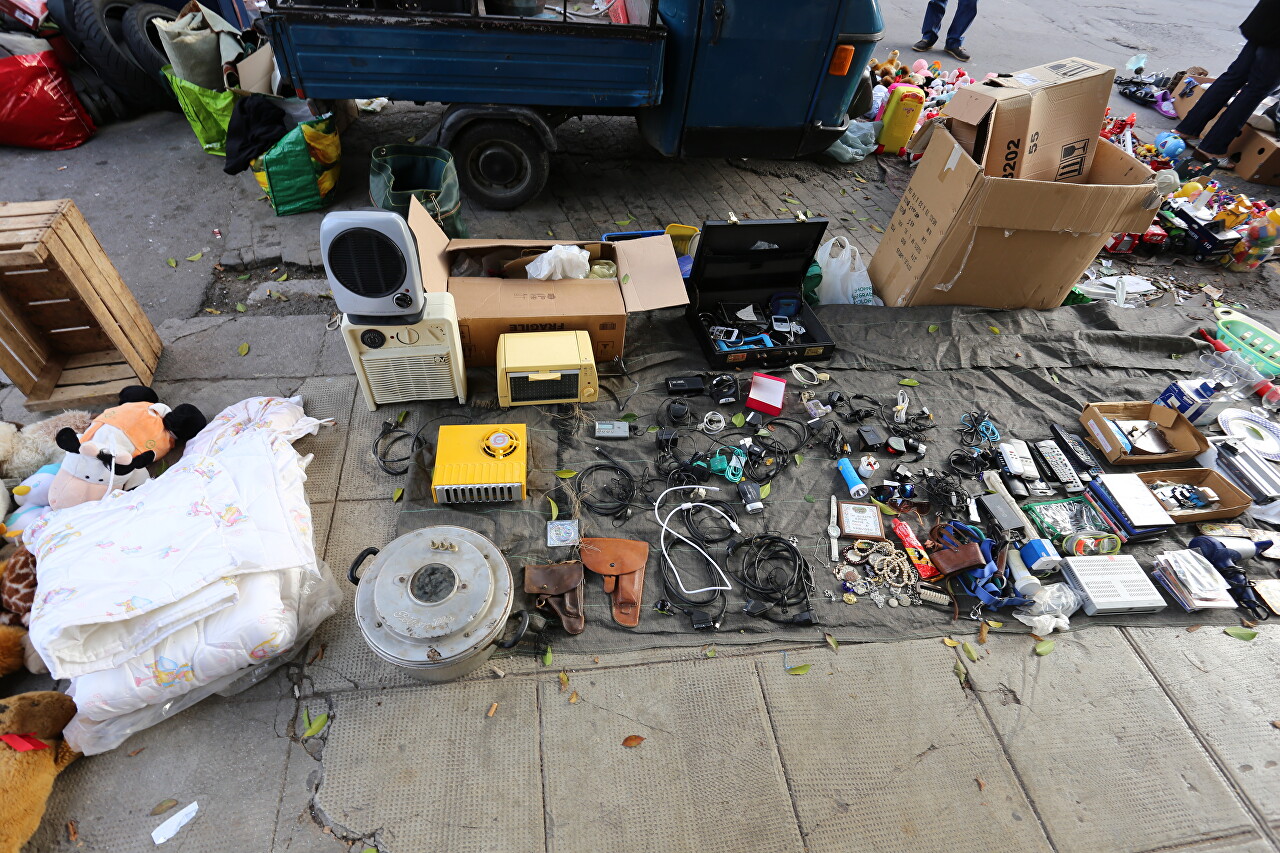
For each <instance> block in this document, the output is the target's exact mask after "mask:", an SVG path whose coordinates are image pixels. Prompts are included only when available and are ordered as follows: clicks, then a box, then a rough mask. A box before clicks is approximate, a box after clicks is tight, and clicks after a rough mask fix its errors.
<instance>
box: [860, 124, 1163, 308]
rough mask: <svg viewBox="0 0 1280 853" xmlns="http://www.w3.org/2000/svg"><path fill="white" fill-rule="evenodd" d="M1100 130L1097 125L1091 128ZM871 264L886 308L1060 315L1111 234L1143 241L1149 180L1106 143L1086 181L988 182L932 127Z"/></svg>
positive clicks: (1152, 198)
mask: <svg viewBox="0 0 1280 853" xmlns="http://www.w3.org/2000/svg"><path fill="white" fill-rule="evenodd" d="M1095 132H1096V128H1095ZM912 145H913V147H918V145H926V146H927V147H926V149H925V154H924V157H923V159H921V160H920V162H919V164H918V165H917V166H916V171H915V175H913V176H912V178H911V184H910V185H909V186H908V187H907V191H906V193H904V194H903V196H902V200H901V201H900V202H899V204H898V208H897V210H896V211H894V214H893V220H892V221H891V222H890V223H889V228H888V229H887V230H886V231H885V234H884V238H883V239H882V240H881V241H880V246H879V248H878V249H877V250H876V253H875V256H874V257H873V258H872V259H871V266H870V274H871V281H872V283H873V284H874V285H875V287H876V291H877V292H878V293H879V294H880V297H881V298H882V299H884V301H885V304H886V305H889V306H894V307H902V306H908V305H980V306H984V307H987V308H1056V307H1058V306H1059V305H1061V304H1062V300H1063V299H1064V298H1065V297H1066V295H1067V293H1068V292H1069V291H1070V290H1071V286H1072V285H1074V284H1075V283H1076V282H1077V281H1078V280H1079V279H1080V276H1081V275H1083V274H1084V271H1085V270H1086V269H1087V268H1088V266H1089V264H1090V263H1092V262H1093V259H1094V257H1095V256H1096V255H1097V254H1098V251H1099V250H1100V249H1101V248H1102V247H1103V246H1104V245H1105V244H1106V242H1107V241H1108V240H1109V239H1111V235H1112V234H1116V233H1121V232H1134V233H1138V234H1141V233H1142V232H1144V231H1146V230H1147V227H1148V226H1150V225H1151V220H1152V218H1153V216H1154V215H1155V214H1154V211H1155V209H1156V208H1157V207H1158V206H1159V204H1160V196H1158V195H1156V193H1155V185H1154V181H1155V175H1154V173H1153V172H1152V171H1151V170H1150V169H1148V168H1147V167H1146V166H1145V165H1143V164H1142V163H1140V162H1138V160H1136V159H1134V158H1133V157H1132V156H1130V155H1128V154H1126V153H1125V152H1124V151H1122V150H1121V149H1120V148H1119V146H1116V145H1112V144H1111V143H1109V142H1103V143H1100V144H1099V145H1098V154H1097V157H1096V158H1095V159H1094V162H1093V166H1092V167H1091V169H1090V171H1089V174H1088V175H1087V177H1088V178H1089V183H1085V184H1064V183H1049V182H1046V181H1026V180H1018V179H1016V178H1008V179H1005V178H992V177H988V176H987V175H985V174H983V171H982V169H981V168H980V167H979V166H978V164H977V163H975V162H974V160H973V158H972V157H970V156H969V155H968V154H966V153H965V152H964V149H962V148H961V147H960V145H959V143H957V142H956V141H955V139H954V138H953V137H952V136H951V134H950V133H949V132H948V131H947V130H946V128H944V127H941V126H940V125H938V124H930V125H927V126H926V127H925V128H924V129H923V130H921V132H920V133H919V134H917V139H916V140H914V141H913V143H912Z"/></svg>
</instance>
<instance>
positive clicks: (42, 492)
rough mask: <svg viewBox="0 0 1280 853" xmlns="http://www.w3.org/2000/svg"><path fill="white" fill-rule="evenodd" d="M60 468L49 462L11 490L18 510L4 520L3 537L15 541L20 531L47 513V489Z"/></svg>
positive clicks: (56, 464)
mask: <svg viewBox="0 0 1280 853" xmlns="http://www.w3.org/2000/svg"><path fill="white" fill-rule="evenodd" d="M60 452H62V451H60ZM60 467H61V466H60V465H59V463H57V462H51V463H49V464H48V465H45V466H44V467H43V468H41V469H40V470H38V471H36V472H35V473H34V474H32V475H31V476H30V477H27V478H26V479H24V480H23V481H22V482H21V483H20V484H19V485H17V486H15V487H14V489H13V502H14V503H16V504H17V505H18V508H17V509H16V510H14V511H13V512H11V513H9V515H8V516H7V517H6V518H5V520H4V526H5V534H4V535H5V536H6V537H7V538H9V539H16V538H17V537H19V536H21V535H22V531H23V530H25V529H26V528H28V527H30V526H31V525H32V524H34V523H35V522H37V521H39V520H40V519H41V518H42V517H43V516H44V514H45V513H47V512H48V511H49V487H50V486H52V485H53V481H54V478H55V477H56V476H57V473H58V469H59V468H60Z"/></svg>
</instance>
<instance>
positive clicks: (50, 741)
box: [0, 690, 80, 853]
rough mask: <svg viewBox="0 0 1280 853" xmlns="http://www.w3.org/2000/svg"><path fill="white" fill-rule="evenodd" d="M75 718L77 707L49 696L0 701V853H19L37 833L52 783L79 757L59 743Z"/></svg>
mask: <svg viewBox="0 0 1280 853" xmlns="http://www.w3.org/2000/svg"><path fill="white" fill-rule="evenodd" d="M75 713H76V703H75V701H74V700H72V698H71V697H70V696H67V695H66V694H65V693H58V692H56V691H52V690H42V691H39V692H35V693H22V694H19V695H17V696H11V697H9V698H8V699H0V791H3V792H4V796H3V797H0V853H20V851H21V850H22V847H23V845H25V844H26V843H27V841H29V840H30V839H31V836H32V835H35V832H36V830H37V829H39V827H40V821H41V820H42V819H43V818H44V810H45V807H46V805H47V804H48V801H49V794H51V793H52V792H53V781H54V779H56V778H57V776H58V774H59V773H61V772H62V771H63V770H64V769H65V768H66V767H67V765H68V764H70V763H71V762H73V761H75V760H76V759H77V758H79V757H80V753H78V752H76V751H75V750H73V749H71V747H69V746H67V745H66V743H64V742H63V740H62V737H61V735H62V730H63V728H65V727H66V725H67V723H68V722H70V721H71V718H72V717H74V716H75ZM6 735H17V736H19V737H17V738H5V736H6ZM24 747H25V748H24ZM31 747H34V748H31Z"/></svg>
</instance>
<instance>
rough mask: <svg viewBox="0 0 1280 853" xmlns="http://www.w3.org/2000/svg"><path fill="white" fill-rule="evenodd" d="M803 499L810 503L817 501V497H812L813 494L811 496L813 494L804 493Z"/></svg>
mask: <svg viewBox="0 0 1280 853" xmlns="http://www.w3.org/2000/svg"><path fill="white" fill-rule="evenodd" d="M804 500H805V503H811V504H813V503H817V502H818V501H817V499H816V498H814V496H813V495H805V496H804Z"/></svg>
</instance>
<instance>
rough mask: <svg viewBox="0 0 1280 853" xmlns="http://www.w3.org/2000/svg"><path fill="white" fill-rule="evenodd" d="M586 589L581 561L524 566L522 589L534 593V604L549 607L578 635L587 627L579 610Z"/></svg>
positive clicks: (572, 632)
mask: <svg viewBox="0 0 1280 853" xmlns="http://www.w3.org/2000/svg"><path fill="white" fill-rule="evenodd" d="M586 588H587V584H586V580H585V576H584V575H583V573H582V563H579V562H578V561H577V560H573V561H571V562H568V563H552V564H550V565H546V566H525V567H524V591H525V592H527V593H529V594H530V595H533V596H537V597H536V598H535V599H534V602H533V604H534V607H539V608H542V607H545V608H547V609H549V610H551V612H553V613H555V614H556V616H558V617H560V624H561V625H563V626H564V629H565V631H567V632H569V633H570V634H581V633H582V632H583V631H584V630H585V629H586V627H587V617H586V614H585V613H583V612H582V601H583V594H584V593H585V592H586Z"/></svg>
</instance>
